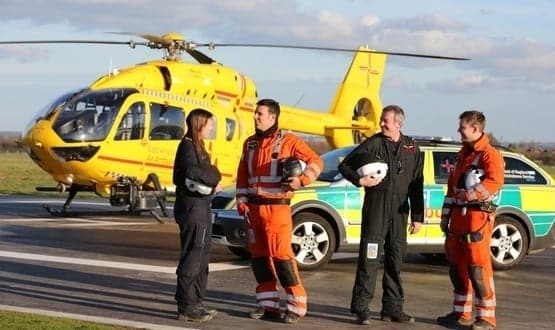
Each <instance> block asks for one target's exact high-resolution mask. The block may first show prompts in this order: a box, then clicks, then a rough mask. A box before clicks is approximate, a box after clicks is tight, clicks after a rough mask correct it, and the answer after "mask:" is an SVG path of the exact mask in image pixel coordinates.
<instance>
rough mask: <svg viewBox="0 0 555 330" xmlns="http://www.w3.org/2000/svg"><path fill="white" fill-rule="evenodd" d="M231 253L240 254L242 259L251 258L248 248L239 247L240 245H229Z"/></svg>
mask: <svg viewBox="0 0 555 330" xmlns="http://www.w3.org/2000/svg"><path fill="white" fill-rule="evenodd" d="M227 248H228V249H229V251H231V253H233V254H234V255H236V256H238V257H239V258H241V259H250V258H251V252H250V251H249V249H247V248H243V247H239V246H228V247H227Z"/></svg>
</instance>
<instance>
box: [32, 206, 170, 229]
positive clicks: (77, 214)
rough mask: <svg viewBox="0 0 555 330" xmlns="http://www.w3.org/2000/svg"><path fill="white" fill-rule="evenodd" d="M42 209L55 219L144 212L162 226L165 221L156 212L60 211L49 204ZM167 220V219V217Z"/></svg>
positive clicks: (139, 212) (126, 214)
mask: <svg viewBox="0 0 555 330" xmlns="http://www.w3.org/2000/svg"><path fill="white" fill-rule="evenodd" d="M42 207H43V208H44V209H45V210H46V211H47V212H48V213H49V214H50V215H52V216H55V217H61V218H65V217H86V216H103V215H105V216H128V215H140V214H141V213H143V212H148V213H149V214H150V215H152V216H153V217H154V218H155V219H156V221H158V222H159V223H160V224H164V223H165V221H164V219H163V217H161V216H160V215H159V214H158V213H156V210H140V211H139V210H114V211H108V210H106V211H69V210H68V209H67V208H65V207H62V208H60V209H57V208H53V207H51V206H49V205H48V204H42ZM165 218H167V217H165Z"/></svg>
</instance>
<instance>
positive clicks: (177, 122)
mask: <svg viewBox="0 0 555 330" xmlns="http://www.w3.org/2000/svg"><path fill="white" fill-rule="evenodd" d="M149 122H150V125H149V130H148V140H149V143H148V152H147V159H146V162H145V170H146V171H147V172H149V173H156V174H157V175H158V178H159V179H160V183H161V184H162V186H164V187H168V188H172V189H173V181H172V176H173V162H174V159H175V152H176V150H177V145H178V144H179V142H180V141H181V138H182V137H183V135H184V134H185V111H184V110H183V108H180V107H176V106H172V105H167V104H161V103H154V102H153V103H150V118H149Z"/></svg>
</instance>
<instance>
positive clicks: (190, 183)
mask: <svg viewBox="0 0 555 330" xmlns="http://www.w3.org/2000/svg"><path fill="white" fill-rule="evenodd" d="M185 186H187V189H189V190H190V191H192V192H198V193H199V194H201V195H210V194H211V193H212V187H210V186H207V185H205V184H202V183H200V182H198V181H194V180H191V179H189V178H185Z"/></svg>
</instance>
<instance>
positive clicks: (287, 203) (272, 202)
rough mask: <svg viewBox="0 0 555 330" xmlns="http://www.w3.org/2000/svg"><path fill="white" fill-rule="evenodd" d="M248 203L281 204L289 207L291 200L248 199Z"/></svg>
mask: <svg viewBox="0 0 555 330" xmlns="http://www.w3.org/2000/svg"><path fill="white" fill-rule="evenodd" d="M248 202H249V203H253V204H259V205H264V204H281V205H289V204H290V203H291V200H290V199H289V198H262V197H248Z"/></svg>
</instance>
